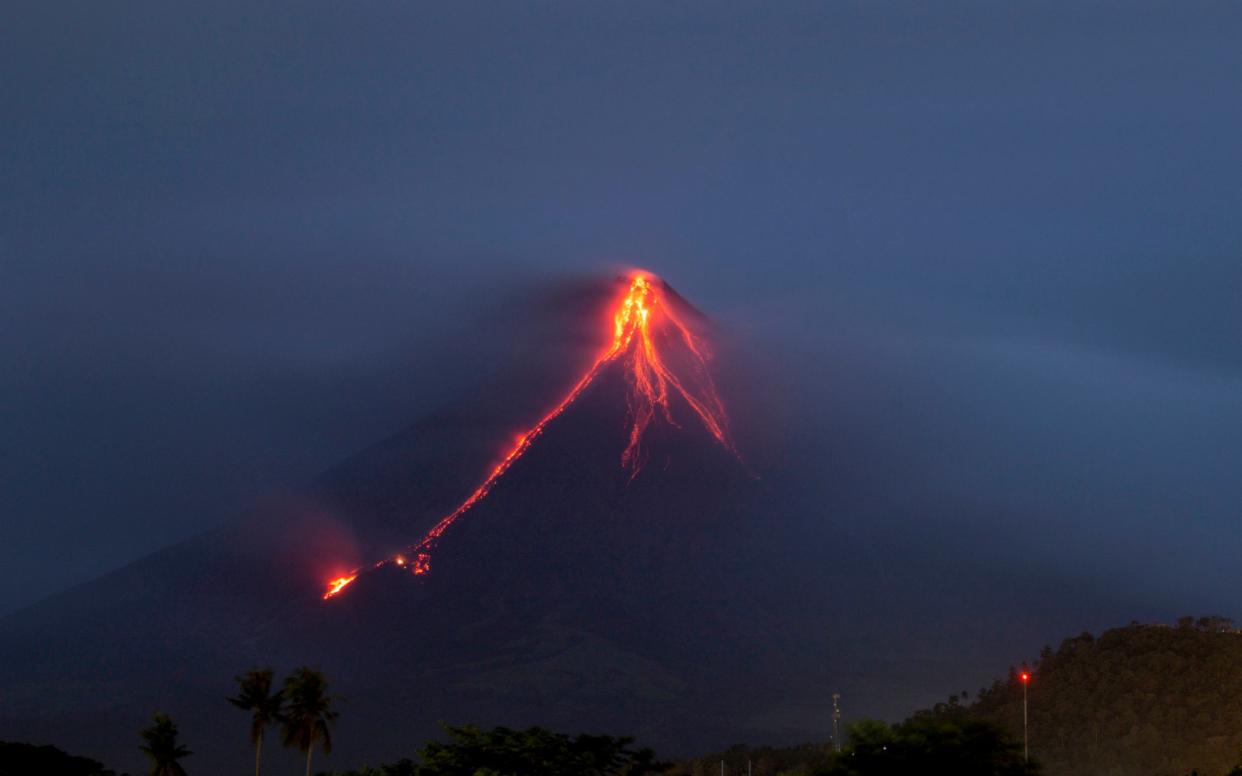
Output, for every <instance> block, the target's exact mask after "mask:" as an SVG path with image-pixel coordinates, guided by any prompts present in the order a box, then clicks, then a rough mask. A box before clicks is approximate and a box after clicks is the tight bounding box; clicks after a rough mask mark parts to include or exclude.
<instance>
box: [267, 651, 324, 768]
mask: <svg viewBox="0 0 1242 776" xmlns="http://www.w3.org/2000/svg"><path fill="white" fill-rule="evenodd" d="M327 689H328V680H327V678H326V677H325V676H324V675H323V674H322V673H320V672H319V671H316V670H314V669H313V668H308V667H306V666H303V667H302V668H299V669H298V670H296V671H294V672H293V673H292V674H290V675H289V676H288V677H286V678H285V684H284V687H282V688H281V691H280V692H281V695H283V696H284V699H285V702H286V706H285V711H284V716H283V718H282V720H281V721H282V722H283V723H284V729H283V732H284V745H285V746H287V747H289V746H296V747H297V748H298V749H300V750H302V751H303V752H305V753H306V776H310V772H311V755H313V754H314V752H315V746H316V744H319V745H321V746H322V748H323V751H324V752H331V751H332V734H331V732H330V730H329V728H330V727H331V726H332V725H333V723H335V722H336V718H337V713H336V712H335V711H333V710H332V699H331V698H330V697H328V695H327Z"/></svg>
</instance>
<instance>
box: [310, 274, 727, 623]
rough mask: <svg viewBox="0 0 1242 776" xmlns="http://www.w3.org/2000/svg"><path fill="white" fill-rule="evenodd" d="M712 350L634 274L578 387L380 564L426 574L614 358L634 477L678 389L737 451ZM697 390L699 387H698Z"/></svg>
mask: <svg viewBox="0 0 1242 776" xmlns="http://www.w3.org/2000/svg"><path fill="white" fill-rule="evenodd" d="M657 315H658V316H659V317H660V318H662V319H663V320H664V321H667V322H668V324H669V325H670V326H671V327H672V329H673V331H674V332H675V334H676V337H677V339H679V340H680V342H681V343H682V344H683V345H684V346H685V348H686V349H687V351H688V352H689V353H690V355H691V359H692V362H693V363H692V368H693V371H694V372H695V374H694V375H693V376H694V378H695V380H696V381H697V384H694V383H692V384H691V385H689V386H687V385H686V384H685V383H684V382H683V381H682V380H680V379H678V377H677V376H676V375H675V374H674V373H673V371H672V370H671V369H670V368H669V367H668V365H667V364H666V363H665V362H664V361H663V359H661V357H660V352H659V350H658V349H657V347H656V342H655V339H654V338H653V333H652V325H653V320H654V319H655V318H656V317H657ZM708 357H709V356H708V354H707V353H706V352H705V349H704V347H703V346H702V345H701V344H700V341H699V339H698V338H697V337H695V336H694V334H692V333H691V332H690V330H689V329H688V328H687V327H686V326H685V325H684V324H683V323H682V322H681V321H680V320H679V319H678V318H677V316H676V314H675V313H674V311H673V310H672V308H670V307H669V306H668V305H664V304H661V302H660V298H659V296H658V294H657V293H656V287H655V285H654V284H653V283H652V281H651V279H650V278H649V277H648V276H647V275H643V274H636V275H634V277H633V278H631V280H630V286H629V290H628V292H627V293H626V295H625V297H624V298H623V299H621V300H620V302H619V303H618V304H617V307H616V310H615V312H614V313H613V332H612V342H611V343H609V345H608V347H607V348H605V349H604V351H603V352H602V353H601V354H600V355H599V357H598V358H596V360H595V363H594V364H592V365H591V368H590V369H588V370H587V371H586V373H585V374H584V375H583V376H582V377H581V378H579V380H578V382H576V383H574V386H573V387H572V388H570V390H569V393H567V394H565V397H564V398H563V399H561V401H560V402H559V403H558V404H557V405H556V406H555V407H553V408H552V409H551V410H550V411H549V412H548V413H547V414H546V415H544V416H543V417H542V418H540V420H539V422H538V423H536V424H535V425H534V426H532V427H531V428H530V430H529V431H527V432H526V433H524V434H522V435H521V436H519V437H518V438H517V442H516V443H515V444H514V446H513V448H512V449H510V450H509V452H508V453H507V454H506V455H505V456H504V457H503V458H502V459H501V460H500V462H499V463H497V464H496V465H495V466H493V467H492V470H491V471H490V472H489V473H488V475H487V478H486V479H484V480H483V482H482V484H480V485H479V486H478V487H477V488H475V489H474V492H472V493H471V494H470V495H469V496H468V497H467V498H466V500H465V501H463V502H462V503H461V505H460V506H458V507H457V509H455V510H453V511H452V512H451V513H450V514H448V515H446V516H445V517H443V518H441V520H440V521H439V522H438V523H436V524H435V525H434V526H432V528H431V530H430V531H428V532H427V535H426V536H424V537H423V538H422V540H421V541H419V542H418V543H417V544H415V545H412V546H411V547H409V548H408V549H407V550H406V551H405V552H404V553H403V554H401V555H397V556H394V557H393V558H391V559H387V560H382V561H380V562H379V563H376V564H375V566H374V568H379V567H381V566H384V565H387V564H388V563H390V562H392V563H396V564H397V565H398V566H406V564H407V561H406V558H407V557H413V558H414V561H413V563H411V564H409V568H410V571H411V572H412V573H413V574H415V575H416V576H417V575H422V574H426V573H427V572H429V571H430V570H431V549H432V546H433V545H434V544H435V543H436V541H437V540H438V539H439V538H440V537H441V536H443V535H444V532H445V531H447V530H448V528H449V526H451V525H452V524H453V523H454V522H456V521H457V518H459V517H461V516H462V515H463V514H465V513H466V512H468V511H469V510H470V509H471V507H473V506H474V505H475V504H477V503H479V502H480V501H482V500H483V499H484V498H486V497H487V494H488V493H490V492H491V490H492V487H493V486H495V484H496V482H497V481H499V480H500V478H501V477H503V476H504V474H505V472H507V471H509V468H510V467H511V466H512V465H513V463H514V462H515V461H517V460H518V459H519V458H521V457H522V455H524V454H525V453H526V451H527V450H529V449H530V447H531V445H532V444H533V443H534V441H535V440H536V439H537V438H538V437H539V435H540V434H542V433H543V431H544V429H545V428H547V426H548V424H549V423H551V422H552V421H553V420H555V419H556V418H557V417H559V416H560V415H561V413H563V412H564V411H565V410H566V408H568V407H569V405H571V404H573V403H574V400H576V399H577V398H578V397H579V396H580V395H581V394H582V392H583V391H584V390H586V388H587V386H589V385H590V384H591V383H592V382H593V381H594V380H595V378H596V376H597V375H598V374H599V373H600V370H601V369H602V368H603V367H604V366H605V365H606V364H608V363H611V362H613V361H617V360H618V359H623V360H624V361H623V362H624V363H625V365H626V368H627V369H626V377H627V381H628V383H629V388H630V390H629V409H630V416H631V420H632V425H631V427H630V435H629V442H628V444H627V445H626V447H625V450H624V451H623V452H622V453H621V465H622V467H625V468H628V469H629V470H630V472H631V474H630V476H631V477H633V476H635V475H637V474H638V472H639V470H640V469H641V468H642V464H643V460H642V447H641V445H642V438H643V434H644V432H646V430H647V428H648V426H650V425H651V422H652V421H653V420H654V419H655V417H656V414H657V413H659V414H660V415H661V416H662V417H663V418H664V419H665V420H666V421H667V422H668V423H670V424H672V425H677V424H676V422H675V421H674V420H673V416H672V409H671V407H670V406H669V397H670V395H671V392H676V394H677V395H679V396H681V397H682V398H683V399H684V400H685V401H686V403H687V404H688V405H689V406H690V408H691V409H692V410H693V411H694V413H695V414H696V415H697V416H698V417H699V419H700V420H701V421H702V422H703V425H704V426H705V427H706V428H707V430H708V431H709V432H710V433H711V435H712V436H713V437H715V439H716V441H717V442H719V443H720V444H721V445H722V446H723V447H725V448H726V449H727V450H729V451H730V452H732V453H733V454H734V455H737V450H736V449H735V448H734V446H733V443H732V441H731V440H730V439H729V433H728V417H727V416H726V414H725V409H724V403H723V402H722V401H721V400H720V397H719V396H718V395H717V393H716V387H715V385H714V384H713V383H712V379H711V376H710V374H709V373H708V369H707V359H708ZM695 389H697V391H696V390H695ZM359 573H360V569H354V570H353V571H351V572H350V573H349V574H348V575H346V576H344V577H339V578H337V579H334V580H332V581H331V582H330V583H328V590H327V592H326V593H325V594H324V596H323V597H324V598H325V599H327V598H332V597H333V596H336V595H337V594H338V593H340V592H341V591H342V590H344V589H345V587H346V586H347V585H348V584H349V583H350V582H353V581H354V580H355V579H357V577H358V574H359Z"/></svg>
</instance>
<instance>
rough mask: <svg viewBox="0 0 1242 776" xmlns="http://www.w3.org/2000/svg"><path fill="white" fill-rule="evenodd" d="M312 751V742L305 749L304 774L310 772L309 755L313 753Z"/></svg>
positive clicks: (309, 774) (313, 748)
mask: <svg viewBox="0 0 1242 776" xmlns="http://www.w3.org/2000/svg"><path fill="white" fill-rule="evenodd" d="M314 753H315V745H314V744H311V745H310V746H309V747H307V749H306V776H311V773H310V758H311V755H312V754H314Z"/></svg>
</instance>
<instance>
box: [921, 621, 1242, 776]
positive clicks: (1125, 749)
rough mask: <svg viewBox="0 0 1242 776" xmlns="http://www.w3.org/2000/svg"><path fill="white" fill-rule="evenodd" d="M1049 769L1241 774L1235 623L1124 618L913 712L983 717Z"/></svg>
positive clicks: (1090, 773) (1098, 775)
mask: <svg viewBox="0 0 1242 776" xmlns="http://www.w3.org/2000/svg"><path fill="white" fill-rule="evenodd" d="M1025 669H1029V670H1030V672H1031V681H1030V685H1029V688H1028V689H1029V714H1030V719H1029V734H1030V748H1031V755H1032V756H1033V757H1038V758H1039V759H1040V760H1041V761H1042V762H1043V763H1044V765H1045V768H1046V770H1047V773H1048V774H1049V776H1186V775H1187V774H1192V773H1194V774H1198V775H1199V776H1225V774H1230V775H1231V776H1242V767H1239V763H1240V762H1242V756H1240V755H1242V631H1239V629H1238V628H1236V627H1235V626H1234V624H1233V622H1232V621H1231V620H1230V619H1228V618H1225V617H1219V616H1210V617H1199V618H1194V617H1182V618H1181V619H1180V620H1178V621H1177V622H1176V623H1174V624H1172V625H1167V624H1158V623H1157V624H1140V623H1138V622H1133V623H1131V624H1130V625H1129V626H1126V627H1123V628H1115V629H1113V630H1108V631H1105V632H1104V633H1102V634H1101V635H1100V636H1099V637H1098V638H1097V637H1095V636H1092V635H1091V634H1090V633H1083V634H1081V635H1079V636H1075V637H1073V638H1069V639H1066V640H1065V641H1063V642H1061V645H1060V646H1059V647H1058V648H1057V649H1056V650H1053V649H1052V648H1051V647H1050V646H1047V647H1044V648H1043V650H1042V651H1041V652H1040V655H1039V659H1038V660H1035V661H1033V662H1031V663H1030V664H1029V665H1027V666H1019V667H1014V668H1011V669H1010V670H1009V675H1008V676H1007V677H1006V678H1005V679H998V680H997V681H995V682H994V683H993V684H992V685H991V686H990V687H985V688H983V689H981V690H980V691H979V694H978V696H977V698H976V699H975V700H974V702H968V700H967V698H966V697H965V693H962V694H961V695H955V696H953V697H951V698H949V699H948V700H947V701H945V702H943V703H940V704H937V705H936V706H935V707H934V708H932V709H928V710H926V711H924V712H921V713H920V714H919V715H917V716H919V717H928V718H936V719H948V720H981V721H987V722H991V723H994V724H996V725H999V726H1001V727H1003V728H1005V729H1006V730H1008V731H1010V733H1011V734H1012V735H1014V736H1018V737H1020V736H1021V735H1022V686H1021V683H1020V681H1019V678H1018V675H1019V673H1020V672H1021V671H1022V670H1025Z"/></svg>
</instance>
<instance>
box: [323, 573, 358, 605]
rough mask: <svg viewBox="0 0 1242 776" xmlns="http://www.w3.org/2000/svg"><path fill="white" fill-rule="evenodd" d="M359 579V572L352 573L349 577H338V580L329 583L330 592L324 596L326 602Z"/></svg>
mask: <svg viewBox="0 0 1242 776" xmlns="http://www.w3.org/2000/svg"><path fill="white" fill-rule="evenodd" d="M357 578H358V572H357V571H352V572H350V573H349V574H348V575H347V576H344V577H337V578H336V579H334V580H332V581H331V582H329V583H328V592H326V593H324V594H323V597H324V600H325V601H326V600H327V599H329V598H331V597H332V596H334V595H336V594H337V593H339V592H341V591H342V590H344V589H345V588H346V586H348V585H349V583H350V582H353V581H354V580H355V579H357Z"/></svg>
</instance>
